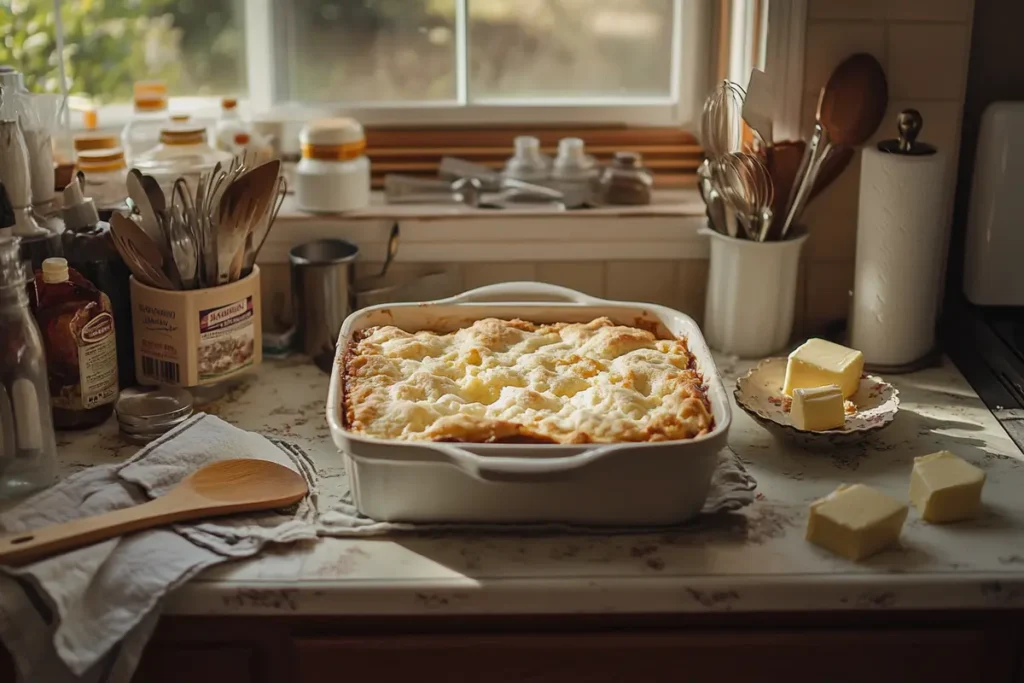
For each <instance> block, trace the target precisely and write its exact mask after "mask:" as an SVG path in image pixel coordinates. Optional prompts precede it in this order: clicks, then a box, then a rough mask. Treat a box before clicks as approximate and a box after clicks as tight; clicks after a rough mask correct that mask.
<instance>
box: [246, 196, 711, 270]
mask: <svg viewBox="0 0 1024 683" xmlns="http://www.w3.org/2000/svg"><path fill="white" fill-rule="evenodd" d="M395 221H398V222H399V224H400V226H401V230H402V232H401V241H400V244H399V250H398V254H397V256H396V260H397V261H399V262H402V261H404V262H410V263H439V262H440V263H452V262H473V263H475V262H485V261H491V262H500V261H524V260H526V261H605V260H652V259H657V260H678V259H705V258H707V256H708V245H707V240H706V239H705V238H703V237H701V236H699V235H698V234H697V231H698V229H699V228H700V226H701V225H703V224H704V204H703V203H702V202H701V200H700V197H699V195H698V193H697V191H696V190H671V191H667V190H666V191H659V192H656V193H655V201H654V203H652V204H651V205H649V206H637V207H629V206H622V207H605V208H601V209H581V210H573V211H557V212H553V211H552V212H541V211H536V210H532V211H498V210H493V209H491V210H488V209H473V208H469V207H462V206H458V207H451V206H441V205H403V206H392V205H387V204H384V203H383V197H382V196H381V195H380V193H374V199H373V203H372V204H371V206H369V207H367V208H366V209H361V210H359V211H352V212H348V213H344V214H334V215H322V214H309V213H304V212H301V211H298V210H297V209H295V205H294V198H293V197H291V196H290V197H288V198H287V199H286V200H285V204H284V206H283V207H282V208H281V213H280V214H279V216H278V219H277V224H276V225H275V228H274V230H272V231H271V233H270V235H269V237H268V238H267V242H266V244H265V245H264V247H263V250H262V251H261V252H260V259H259V260H260V262H261V263H287V262H288V250H289V249H290V248H291V247H293V246H295V245H297V244H302V243H303V242H307V241H310V240H315V239H323V238H328V237H334V238H340V239H346V240H349V241H350V242H354V243H355V244H357V245H358V246H359V248H360V258H361V259H363V260H367V261H381V260H383V258H384V254H385V251H386V248H387V239H388V234H389V232H390V228H391V225H392V223H394V222H395Z"/></svg>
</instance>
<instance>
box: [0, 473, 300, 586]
mask: <svg viewBox="0 0 1024 683" xmlns="http://www.w3.org/2000/svg"><path fill="white" fill-rule="evenodd" d="M307 492H308V489H307V487H306V480H305V479H303V478H302V476H301V475H300V474H299V473H297V472H295V471H293V470H291V469H289V468H287V467H285V466H284V465H278V464H277V463H274V462H270V461H268V460H255V459H236V460H222V461H220V462H215V463H211V464H209V465H206V466H205V467H203V468H200V469H198V470H196V471H195V472H193V473H192V474H190V475H189V476H188V477H186V478H185V479H183V480H182V481H181V483H179V484H178V485H177V486H176V487H174V488H173V489H172V490H171V491H169V492H168V493H167V494H166V495H163V496H160V497H159V498H154V499H153V500H151V501H149V502H148V503H143V504H142V505H136V506H135V507H130V508H124V509H121V510H114V511H113V512H107V513H105V514H102V515H96V516H94V517H86V518H84V519H76V520H74V521H72V522H65V523H64V524H56V525H53V526H47V527H42V528H40V529H33V530H31V531H25V532H19V533H14V534H8V535H6V536H4V537H2V538H0V564H5V565H8V566H18V565H22V564H27V563H29V562H34V561H36V560H40V559H42V558H44V557H47V556H49V555H52V554H54V553H58V552H63V551H67V550H73V549H75V548H80V547H82V546H85V545H91V544H93V543H97V542H99V541H104V540H106V539H108V538H113V537H115V536H120V535H122V534H126V533H129V532H132V531H141V530H143V529H150V528H152V527H155V526H162V525H165V524H171V523H173V522H184V521H187V520H192V519H200V518H203V517H214V516H217V515H227V514H231V513H233V512H249V511H253V510H270V509H273V508H279V507H284V506H287V505H291V504H292V503H297V502H298V501H300V500H302V498H303V497H304V496H305V495H306V493H307Z"/></svg>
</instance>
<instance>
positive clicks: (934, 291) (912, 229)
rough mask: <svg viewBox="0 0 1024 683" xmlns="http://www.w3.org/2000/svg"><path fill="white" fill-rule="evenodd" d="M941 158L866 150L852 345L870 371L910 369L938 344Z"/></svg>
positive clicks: (943, 228) (943, 220)
mask: <svg viewBox="0 0 1024 683" xmlns="http://www.w3.org/2000/svg"><path fill="white" fill-rule="evenodd" d="M945 171H946V156H945V154H944V153H943V152H942V150H938V151H937V152H935V153H934V154H928V155H922V156H914V155H907V154H892V153H889V152H883V151H880V150H878V149H876V148H874V147H865V148H864V153H863V158H862V160H861V168H860V207H859V213H858V216H857V261H856V267H855V276H854V285H853V311H852V314H851V316H850V327H851V330H850V345H851V346H853V347H854V348H856V349H860V350H861V351H862V352H863V353H864V360H865V362H866V363H868V364H871V365H888V366H898V365H906V364H908V363H913V362H914V361H917V360H920V359H921V358H922V357H923V356H925V355H927V354H928V352H929V351H931V350H932V348H933V347H934V345H935V318H936V313H937V310H938V303H939V301H938V299H939V287H940V279H941V277H942V273H941V269H942V264H943V250H944V249H945V247H946V232H947V229H948V226H947V211H946V207H947V198H946V196H945V188H944V183H943V180H944V177H945Z"/></svg>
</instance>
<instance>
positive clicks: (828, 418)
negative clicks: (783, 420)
mask: <svg viewBox="0 0 1024 683" xmlns="http://www.w3.org/2000/svg"><path fill="white" fill-rule="evenodd" d="M789 417H790V419H791V420H792V421H793V426H794V427H796V428H797V429H806V430H810V431H812V432H822V431H825V430H826V429H836V428H837V427H842V426H843V425H844V424H846V410H845V408H844V406H843V392H842V391H840V390H839V387H837V386H836V385H835V384H830V385H828V386H827V387H814V388H813V389H794V390H793V406H792V407H791V408H790V410H789Z"/></svg>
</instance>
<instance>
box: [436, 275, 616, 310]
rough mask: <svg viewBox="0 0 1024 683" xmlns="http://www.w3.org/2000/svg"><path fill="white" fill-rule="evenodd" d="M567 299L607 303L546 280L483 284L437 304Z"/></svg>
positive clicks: (579, 301)
mask: <svg viewBox="0 0 1024 683" xmlns="http://www.w3.org/2000/svg"><path fill="white" fill-rule="evenodd" d="M532 300H541V301H552V300H554V301H568V302H572V303H576V304H584V305H587V306H599V305H602V304H607V303H608V302H607V301H605V300H604V299H598V298H597V297H593V296H590V295H588V294H584V293H583V292H578V291H576V290H575V289H569V288H568V287H559V286H558V285H550V284H548V283H546V282H529V281H519V282H500V283H498V284H494V285H484V286H483V287H477V288H476V289H471V290H469V291H467V292H463V293H462V294H456V295H455V296H453V297H450V298H448V299H442V300H440V301H437V302H436V303H439V304H468V303H472V302H474V301H532Z"/></svg>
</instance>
